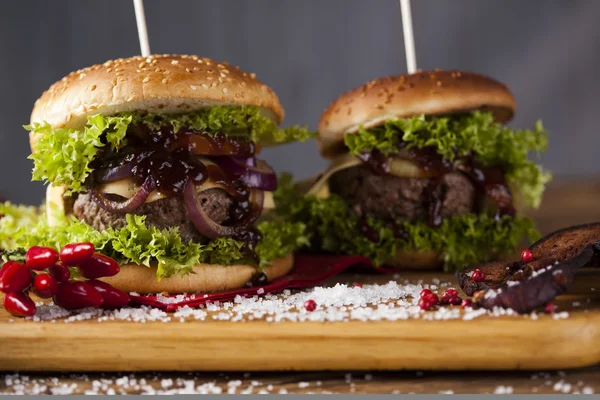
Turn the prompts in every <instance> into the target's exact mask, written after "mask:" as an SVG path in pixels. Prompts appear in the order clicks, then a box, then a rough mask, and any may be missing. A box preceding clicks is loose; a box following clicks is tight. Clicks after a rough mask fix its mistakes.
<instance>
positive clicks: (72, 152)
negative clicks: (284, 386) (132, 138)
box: [25, 115, 131, 194]
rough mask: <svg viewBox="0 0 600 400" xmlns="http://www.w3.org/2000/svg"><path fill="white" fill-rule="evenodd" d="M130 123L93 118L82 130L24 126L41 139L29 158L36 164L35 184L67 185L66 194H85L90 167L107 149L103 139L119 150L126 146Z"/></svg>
mask: <svg viewBox="0 0 600 400" xmlns="http://www.w3.org/2000/svg"><path fill="white" fill-rule="evenodd" d="M130 123H131V117H129V116H115V117H104V116H102V115H94V116H91V117H88V122H87V124H86V125H85V127H84V128H83V129H82V130H75V129H67V128H54V127H52V125H50V124H49V123H47V122H43V123H34V124H33V125H27V126H25V129H27V130H28V131H30V132H32V133H33V134H35V135H37V136H38V140H37V142H36V143H35V145H34V146H33V152H32V154H31V155H30V156H29V158H30V159H31V160H33V172H32V180H34V181H46V182H50V183H52V184H54V185H56V186H60V185H65V186H66V187H67V188H68V192H67V194H70V193H75V192H81V191H83V190H84V186H83V184H84V182H85V180H86V178H87V177H88V176H89V174H90V172H92V169H91V168H90V163H91V162H92V160H93V159H94V158H95V157H96V155H97V154H98V152H99V151H100V149H101V148H102V147H104V146H105V143H103V141H102V138H103V137H105V138H106V139H105V140H106V142H107V143H108V144H109V145H110V146H111V147H112V148H113V149H114V150H118V149H119V148H121V147H122V146H123V145H125V133H126V131H127V127H128V126H129V124H130ZM105 134H106V135H105Z"/></svg>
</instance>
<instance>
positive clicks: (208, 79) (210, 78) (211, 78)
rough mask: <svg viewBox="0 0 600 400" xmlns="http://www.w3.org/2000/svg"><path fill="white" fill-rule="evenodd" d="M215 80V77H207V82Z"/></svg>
mask: <svg viewBox="0 0 600 400" xmlns="http://www.w3.org/2000/svg"><path fill="white" fill-rule="evenodd" d="M213 79H215V78H214V77H213V76H207V77H206V80H207V81H212V80H213Z"/></svg>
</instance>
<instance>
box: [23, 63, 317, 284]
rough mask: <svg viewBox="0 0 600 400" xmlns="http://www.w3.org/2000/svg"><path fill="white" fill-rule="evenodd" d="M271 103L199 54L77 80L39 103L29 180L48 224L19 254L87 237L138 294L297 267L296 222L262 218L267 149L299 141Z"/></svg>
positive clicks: (26, 233) (245, 79) (269, 183)
mask: <svg viewBox="0 0 600 400" xmlns="http://www.w3.org/2000/svg"><path fill="white" fill-rule="evenodd" d="M283 116H284V111H283V108H282V106H281V104H280V103H279V99H278V97H277V95H276V94H275V93H274V92H273V90H271V88H270V87H268V86H267V85H265V84H263V83H262V82H260V81H259V80H258V79H256V77H255V76H254V74H249V73H246V72H244V71H242V70H241V69H239V68H238V67H234V66H231V65H229V64H227V63H219V62H216V61H213V60H210V59H208V58H199V57H196V56H175V55H153V56H150V57H146V58H144V57H133V58H128V59H119V60H114V61H108V62H106V63H104V64H102V65H95V66H92V67H89V68H85V69H82V70H79V71H77V72H73V73H71V74H70V75H68V76H66V77H65V78H63V79H62V80H60V81H58V82H56V83H55V84H54V85H52V86H51V87H50V88H49V89H48V91H46V92H45V93H44V94H43V95H42V96H41V97H40V99H38V100H37V102H36V103H35V107H34V109H33V112H32V115H31V124H30V125H29V126H28V127H26V128H27V129H28V130H29V131H30V143H31V149H32V154H31V156H30V158H31V159H32V160H33V162H34V169H33V179H34V180H41V181H44V182H47V183H49V184H50V185H49V187H48V191H47V198H46V205H47V208H46V214H47V217H48V222H43V223H41V224H38V226H35V227H27V228H26V229H22V230H20V231H18V232H17V233H15V235H14V241H15V242H16V243H15V245H16V246H21V247H28V246H30V245H33V244H35V245H49V246H53V247H59V246H60V245H64V244H66V243H68V242H82V241H83V242H84V241H89V242H92V243H94V245H95V246H96V249H98V250H99V251H101V252H103V253H105V254H107V255H110V256H112V257H113V258H115V259H117V260H119V261H121V263H122V264H123V265H122V267H121V271H120V272H119V274H117V275H116V276H114V277H110V278H103V280H105V281H107V282H109V283H110V284H112V285H113V286H114V287H116V288H119V289H121V290H124V291H133V292H138V293H156V292H171V293H181V292H212V291H218V290H226V289H232V288H237V287H241V286H244V285H246V284H248V282H253V281H254V282H260V283H265V282H267V281H269V280H272V279H275V278H277V277H279V276H282V275H285V274H286V273H287V272H288V271H290V269H291V268H292V266H293V265H292V264H293V261H292V256H291V253H292V251H293V250H294V249H295V248H296V247H297V246H298V245H300V244H302V243H304V242H305V241H306V238H305V237H304V235H303V225H302V224H300V223H289V222H286V221H283V220H280V219H279V220H269V221H262V222H259V218H260V217H261V214H262V213H263V210H264V209H265V208H269V207H270V204H272V200H271V197H270V196H271V192H272V191H273V190H275V189H276V188H277V179H276V175H275V172H274V171H273V170H272V169H271V168H270V167H269V166H268V165H267V163H266V162H264V161H262V160H260V158H259V152H260V149H261V146H268V145H274V144H279V143H286V142H290V141H294V140H306V139H308V138H310V137H312V135H311V133H309V132H308V131H307V130H306V129H303V128H298V127H293V128H290V129H279V128H278V124H279V123H280V122H281V120H282V119H283Z"/></svg>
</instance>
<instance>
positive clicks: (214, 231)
mask: <svg viewBox="0 0 600 400" xmlns="http://www.w3.org/2000/svg"><path fill="white" fill-rule="evenodd" d="M200 193H202V190H201V191H200ZM183 198H184V200H185V205H186V208H187V212H188V216H189V217H190V219H191V221H192V223H193V224H194V226H195V227H196V229H197V230H198V232H200V233H201V234H202V235H203V236H205V237H207V238H209V239H211V240H213V239H216V238H219V237H231V236H236V235H239V234H240V233H242V232H243V229H244V228H245V226H225V225H220V224H217V223H216V222H215V221H213V220H212V219H211V218H210V217H209V216H208V214H206V212H205V211H204V208H203V207H202V204H201V203H200V199H199V198H198V191H197V190H196V185H194V183H193V182H192V181H191V180H190V181H188V182H187V183H186V184H185V188H184V191H183Z"/></svg>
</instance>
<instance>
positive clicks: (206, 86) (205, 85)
mask: <svg viewBox="0 0 600 400" xmlns="http://www.w3.org/2000/svg"><path fill="white" fill-rule="evenodd" d="M202 87H203V88H204V89H208V88H209V87H210V86H208V85H207V84H206V83H203V84H202Z"/></svg>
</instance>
